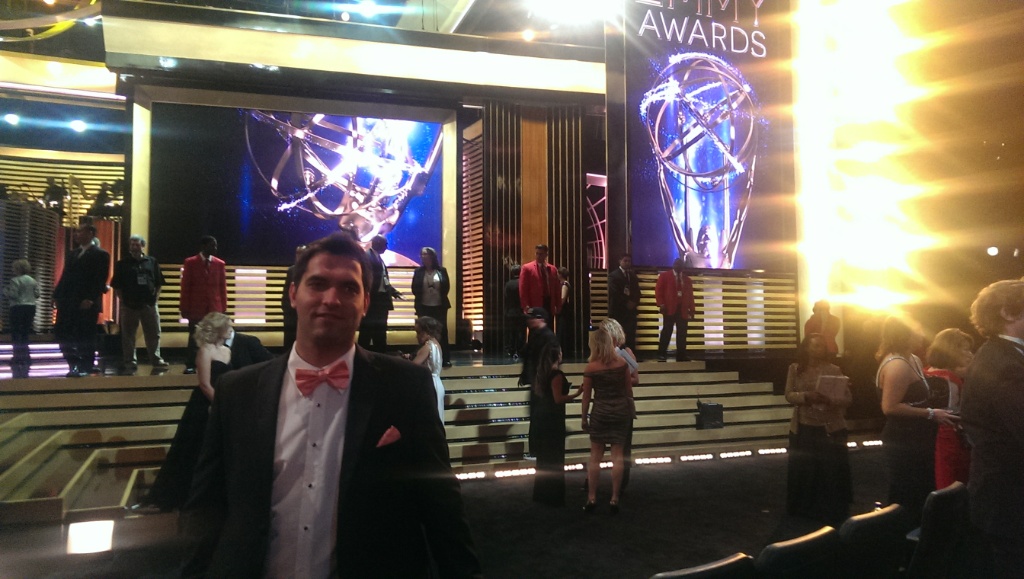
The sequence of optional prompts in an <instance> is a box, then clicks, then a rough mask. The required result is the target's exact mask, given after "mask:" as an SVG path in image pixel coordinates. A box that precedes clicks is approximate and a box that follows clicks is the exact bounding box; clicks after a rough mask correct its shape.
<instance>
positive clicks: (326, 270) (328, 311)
mask: <svg viewBox="0 0 1024 579" xmlns="http://www.w3.org/2000/svg"><path fill="white" fill-rule="evenodd" d="M288 294H289V296H290V298H291V302H292V307H293V308H295V310H296V311H297V313H298V318H299V320H298V329H297V330H296V333H297V338H298V340H300V342H302V343H308V344H311V345H312V346H313V347H317V348H322V349H325V350H331V349H335V348H338V349H343V350H348V349H349V348H350V347H351V346H352V343H353V342H354V341H355V334H356V330H358V329H359V322H361V321H362V319H363V315H365V314H366V308H367V307H368V306H369V304H370V294H369V293H367V292H366V288H364V287H363V268H362V265H361V264H360V263H359V261H357V260H354V259H352V258H349V257H343V256H339V255H333V254H330V253H326V252H324V253H318V254H316V255H315V256H313V258H312V259H310V260H309V267H308V268H307V269H306V275H304V276H303V277H302V279H301V280H299V281H298V282H296V283H295V284H293V285H292V286H291V287H290V288H289V289H288Z"/></svg>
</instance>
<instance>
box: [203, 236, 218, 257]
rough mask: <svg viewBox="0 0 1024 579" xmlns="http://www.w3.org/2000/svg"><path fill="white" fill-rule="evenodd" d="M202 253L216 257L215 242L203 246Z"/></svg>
mask: <svg viewBox="0 0 1024 579" xmlns="http://www.w3.org/2000/svg"><path fill="white" fill-rule="evenodd" d="M202 252H203V253H204V254H206V255H217V241H216V240H214V241H209V242H207V243H205V244H203V247H202Z"/></svg>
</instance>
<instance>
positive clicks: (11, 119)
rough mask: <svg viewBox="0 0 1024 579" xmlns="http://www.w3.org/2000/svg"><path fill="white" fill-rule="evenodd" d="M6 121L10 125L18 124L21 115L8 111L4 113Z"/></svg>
mask: <svg viewBox="0 0 1024 579" xmlns="http://www.w3.org/2000/svg"><path fill="white" fill-rule="evenodd" d="M4 121H6V122H7V124H8V125H14V126H18V123H19V122H21V117H19V116H18V115H16V114H14V113H7V114H6V115H4Z"/></svg>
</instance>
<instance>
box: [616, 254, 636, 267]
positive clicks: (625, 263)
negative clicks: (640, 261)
mask: <svg viewBox="0 0 1024 579" xmlns="http://www.w3.org/2000/svg"><path fill="white" fill-rule="evenodd" d="M619 267H621V268H622V269H631V268H632V267H633V258H632V257H630V256H628V255H627V256H626V257H623V258H622V259H620V260H619Z"/></svg>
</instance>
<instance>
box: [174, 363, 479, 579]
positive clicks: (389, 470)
mask: <svg viewBox="0 0 1024 579" xmlns="http://www.w3.org/2000/svg"><path fill="white" fill-rule="evenodd" d="M287 365H288V357H287V356H281V357H278V358H275V359H274V360H272V361H270V362H266V363H263V364H259V365H256V366H249V367H247V368H244V369H242V370H238V371H234V372H229V373H227V374H225V375H224V376H223V377H222V378H221V379H220V381H219V382H218V385H217V396H216V398H215V399H214V402H213V408H212V410H211V414H210V419H209V423H208V425H207V430H206V438H205V440H204V446H203V452H202V455H201V457H200V459H199V464H198V466H197V468H196V474H195V478H194V480H193V485H192V497H191V498H190V500H189V502H188V504H187V505H186V506H185V509H184V510H183V512H182V517H181V525H182V530H183V532H184V533H185V536H186V537H187V538H189V540H190V541H191V545H190V557H189V560H188V561H187V562H186V564H185V567H184V568H183V575H184V576H204V575H205V576H209V577H260V576H262V574H263V566H264V561H265V559H266V552H267V543H268V533H269V530H270V500H271V492H272V487H273V474H274V464H273V463H274V448H275V435H276V430H277V411H278V400H279V396H280V391H281V385H282V382H283V380H284V374H285V371H286V370H287ZM351 389H352V391H351V393H350V394H349V409H348V418H347V422H346V425H345V447H344V449H343V451H342V466H341V479H340V483H339V495H338V516H337V520H338V521H339V522H340V525H339V528H338V530H337V544H336V556H337V565H338V569H339V571H340V573H341V575H342V576H345V577H403V578H404V577H426V576H428V575H429V568H430V560H431V559H433V560H434V561H435V562H436V564H437V566H438V571H439V574H440V576H441V577H472V576H479V575H480V573H481V571H480V564H479V562H478V561H477V558H476V555H475V553H474V551H473V544H472V539H471V537H470V532H469V527H468V525H467V524H466V520H465V517H464V516H463V507H462V495H461V492H460V488H459V482H458V480H457V479H456V478H455V476H454V474H453V473H452V470H451V466H450V463H449V459H448V445H447V442H446V440H445V434H444V427H443V426H442V425H441V421H440V420H439V419H438V416H437V402H436V400H435V394H434V388H433V382H432V380H431V377H430V372H429V371H428V370H427V369H426V368H425V367H423V366H417V365H414V364H412V363H410V362H408V361H405V360H401V359H398V358H395V357H391V356H384V355H380V354H374V353H371V352H367V351H366V350H363V349H362V348H357V349H356V355H355V360H354V362H353V368H352V381H351ZM392 426H394V427H395V428H396V429H397V430H398V431H399V432H400V433H401V438H400V440H398V441H397V442H395V443H393V444H389V445H387V446H384V447H381V448H377V442H378V441H379V440H380V438H381V436H382V435H383V434H384V432H385V431H387V430H388V428H390V427H392Z"/></svg>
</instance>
